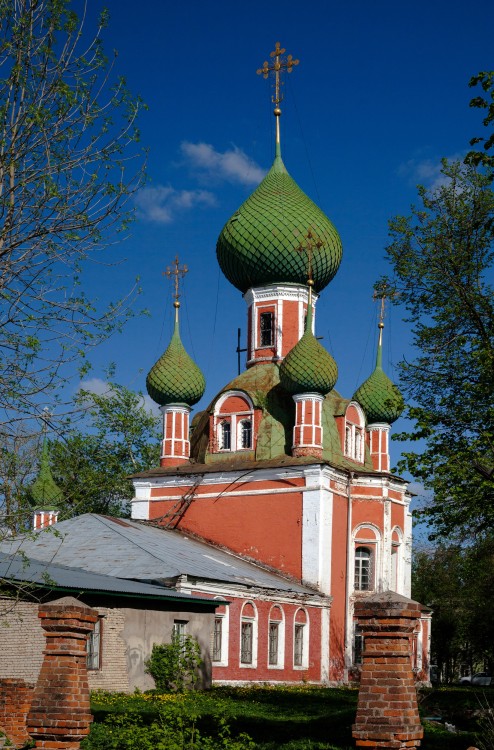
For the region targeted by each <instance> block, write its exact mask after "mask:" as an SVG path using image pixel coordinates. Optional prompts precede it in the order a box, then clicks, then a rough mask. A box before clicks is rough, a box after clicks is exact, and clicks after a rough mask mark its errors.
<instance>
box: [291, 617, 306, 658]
mask: <svg viewBox="0 0 494 750" xmlns="http://www.w3.org/2000/svg"><path fill="white" fill-rule="evenodd" d="M308 664H309V621H308V617H307V612H306V611H305V610H304V609H299V610H298V611H297V612H296V614H295V622H294V626H293V666H294V667H296V668H299V669H300V668H302V669H306V668H307V666H308Z"/></svg>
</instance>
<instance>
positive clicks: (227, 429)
mask: <svg viewBox="0 0 494 750" xmlns="http://www.w3.org/2000/svg"><path fill="white" fill-rule="evenodd" d="M231 445H232V428H231V425H230V422H221V424H220V448H221V450H222V451H229V450H230V448H231Z"/></svg>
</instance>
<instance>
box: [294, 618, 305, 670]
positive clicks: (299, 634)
mask: <svg viewBox="0 0 494 750" xmlns="http://www.w3.org/2000/svg"><path fill="white" fill-rule="evenodd" d="M304 627H305V625H300V624H298V623H297V624H296V625H295V633H294V644H293V663H294V665H295V666H296V667H301V666H302V665H303V663H304Z"/></svg>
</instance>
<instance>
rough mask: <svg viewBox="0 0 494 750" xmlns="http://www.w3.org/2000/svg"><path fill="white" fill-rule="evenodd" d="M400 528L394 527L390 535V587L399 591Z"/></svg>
mask: <svg viewBox="0 0 494 750" xmlns="http://www.w3.org/2000/svg"><path fill="white" fill-rule="evenodd" d="M401 541H402V533H401V529H399V528H398V527H396V528H395V529H394V530H393V533H392V535H391V581H390V589H391V590H392V591H397V592H399V589H400V582H399V575H400V548H401Z"/></svg>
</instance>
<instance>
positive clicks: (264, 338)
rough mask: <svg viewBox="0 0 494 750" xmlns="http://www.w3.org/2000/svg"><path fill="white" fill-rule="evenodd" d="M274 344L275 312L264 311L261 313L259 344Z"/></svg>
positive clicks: (261, 345)
mask: <svg viewBox="0 0 494 750" xmlns="http://www.w3.org/2000/svg"><path fill="white" fill-rule="evenodd" d="M273 344H274V314H273V313H272V312H262V313H260V315H259V346H260V347H263V346H273Z"/></svg>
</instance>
